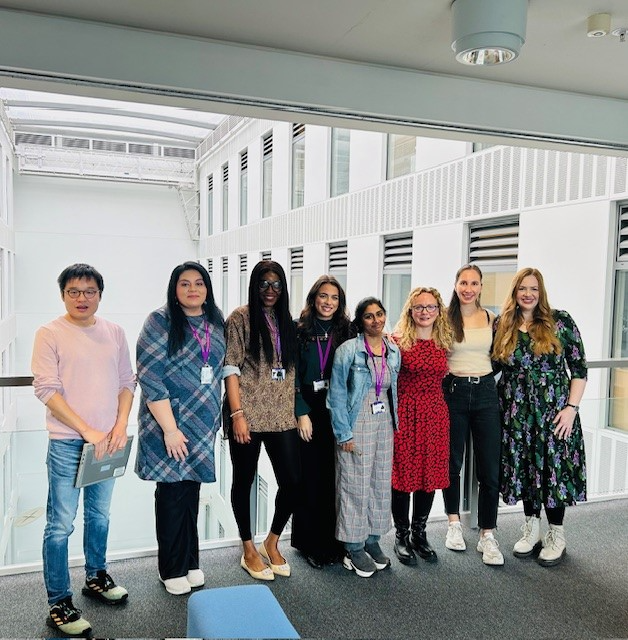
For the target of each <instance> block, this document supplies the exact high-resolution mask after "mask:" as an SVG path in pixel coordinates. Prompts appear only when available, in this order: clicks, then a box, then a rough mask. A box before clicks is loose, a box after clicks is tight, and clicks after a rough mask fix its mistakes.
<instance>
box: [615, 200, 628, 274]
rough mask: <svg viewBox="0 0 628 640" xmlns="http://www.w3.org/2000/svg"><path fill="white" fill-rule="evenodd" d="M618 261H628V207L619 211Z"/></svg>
mask: <svg viewBox="0 0 628 640" xmlns="http://www.w3.org/2000/svg"><path fill="white" fill-rule="evenodd" d="M617 260H619V261H620V262H623V261H625V260H628V206H623V207H621V208H620V209H619V233H618V234H617Z"/></svg>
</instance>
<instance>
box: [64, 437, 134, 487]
mask: <svg viewBox="0 0 628 640" xmlns="http://www.w3.org/2000/svg"><path fill="white" fill-rule="evenodd" d="M132 443H133V436H129V439H128V440H127V443H126V446H125V447H124V449H120V450H119V451H116V452H115V453H112V454H111V455H109V454H105V455H104V456H103V457H102V458H101V459H100V460H96V457H95V456H94V445H93V444H89V442H86V443H85V444H84V445H83V453H82V454H81V461H80V463H79V468H78V473H77V474H76V482H75V483H74V486H75V487H77V488H81V487H87V486H88V485H90V484H96V483H97V482H102V481H103V480H109V478H119V477H120V476H122V475H124V472H125V471H126V465H127V463H128V462H129V455H130V453H131V444H132Z"/></svg>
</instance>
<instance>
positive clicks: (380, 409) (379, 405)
mask: <svg viewBox="0 0 628 640" xmlns="http://www.w3.org/2000/svg"><path fill="white" fill-rule="evenodd" d="M371 413H372V414H373V415H375V414H377V413H386V405H385V404H384V403H383V402H373V403H371Z"/></svg>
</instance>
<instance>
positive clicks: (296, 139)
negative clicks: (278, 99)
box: [292, 124, 305, 209]
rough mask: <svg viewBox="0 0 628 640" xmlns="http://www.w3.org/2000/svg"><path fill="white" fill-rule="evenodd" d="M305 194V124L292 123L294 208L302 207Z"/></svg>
mask: <svg viewBox="0 0 628 640" xmlns="http://www.w3.org/2000/svg"><path fill="white" fill-rule="evenodd" d="M304 194H305V125H304V124H293V125H292V208H293V209H296V208H297V207H302V206H303V202H304Z"/></svg>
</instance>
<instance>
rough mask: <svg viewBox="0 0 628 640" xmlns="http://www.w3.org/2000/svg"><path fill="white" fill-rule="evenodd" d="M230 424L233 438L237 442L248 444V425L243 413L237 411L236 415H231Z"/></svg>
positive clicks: (249, 433) (249, 438) (249, 440)
mask: <svg viewBox="0 0 628 640" xmlns="http://www.w3.org/2000/svg"><path fill="white" fill-rule="evenodd" d="M231 426H232V429H233V439H234V440H235V441H236V442H237V443H238V444H249V442H251V432H250V431H249V425H248V423H247V421H246V418H245V417H244V414H243V413H238V415H237V416H234V417H233V419H232V422H231Z"/></svg>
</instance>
